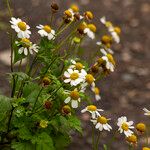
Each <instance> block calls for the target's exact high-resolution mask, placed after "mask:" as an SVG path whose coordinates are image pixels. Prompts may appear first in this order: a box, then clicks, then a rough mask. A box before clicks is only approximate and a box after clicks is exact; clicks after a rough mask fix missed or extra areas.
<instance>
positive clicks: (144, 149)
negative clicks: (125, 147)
mask: <svg viewBox="0 0 150 150" xmlns="http://www.w3.org/2000/svg"><path fill="white" fill-rule="evenodd" d="M142 150H150V148H149V147H143V148H142Z"/></svg>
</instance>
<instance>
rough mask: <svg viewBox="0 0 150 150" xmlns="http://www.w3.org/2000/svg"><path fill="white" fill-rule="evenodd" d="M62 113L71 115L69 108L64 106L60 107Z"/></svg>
mask: <svg viewBox="0 0 150 150" xmlns="http://www.w3.org/2000/svg"><path fill="white" fill-rule="evenodd" d="M62 113H63V114H65V115H68V114H70V113H71V108H70V106H69V105H65V106H63V107H62Z"/></svg>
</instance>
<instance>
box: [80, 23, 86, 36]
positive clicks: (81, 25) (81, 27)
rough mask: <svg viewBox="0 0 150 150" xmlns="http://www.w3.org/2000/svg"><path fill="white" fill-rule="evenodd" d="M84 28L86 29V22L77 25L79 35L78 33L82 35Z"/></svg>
mask: <svg viewBox="0 0 150 150" xmlns="http://www.w3.org/2000/svg"><path fill="white" fill-rule="evenodd" d="M86 27H87V24H86V22H83V23H81V24H80V25H79V27H78V31H79V33H80V34H83V33H84V29H85V28H86Z"/></svg>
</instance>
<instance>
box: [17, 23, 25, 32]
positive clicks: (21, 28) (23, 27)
mask: <svg viewBox="0 0 150 150" xmlns="http://www.w3.org/2000/svg"><path fill="white" fill-rule="evenodd" d="M18 27H19V28H20V30H22V31H25V30H26V29H27V25H26V23H25V22H19V23H18Z"/></svg>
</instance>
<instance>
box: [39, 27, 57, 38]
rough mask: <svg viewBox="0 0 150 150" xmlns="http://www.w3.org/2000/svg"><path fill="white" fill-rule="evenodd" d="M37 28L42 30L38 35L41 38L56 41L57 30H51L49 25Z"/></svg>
mask: <svg viewBox="0 0 150 150" xmlns="http://www.w3.org/2000/svg"><path fill="white" fill-rule="evenodd" d="M37 28H38V29H40V30H39V31H38V33H39V34H40V35H41V37H47V38H48V40H52V39H55V30H53V29H51V27H50V26H49V25H44V26H43V25H39V26H37Z"/></svg>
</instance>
